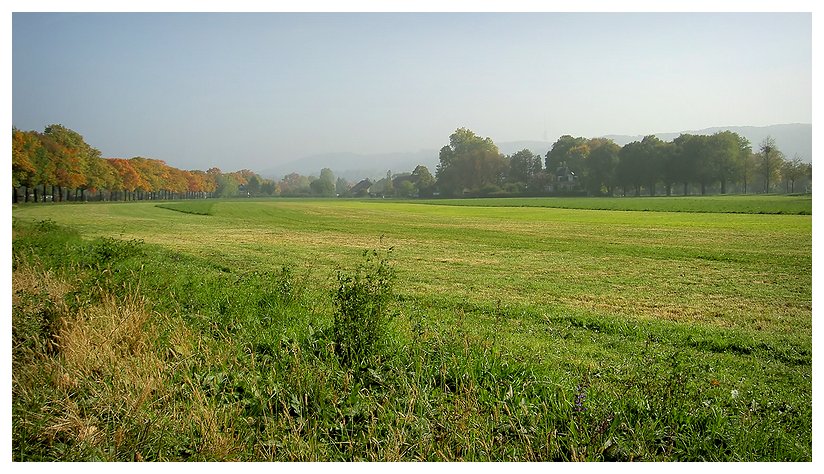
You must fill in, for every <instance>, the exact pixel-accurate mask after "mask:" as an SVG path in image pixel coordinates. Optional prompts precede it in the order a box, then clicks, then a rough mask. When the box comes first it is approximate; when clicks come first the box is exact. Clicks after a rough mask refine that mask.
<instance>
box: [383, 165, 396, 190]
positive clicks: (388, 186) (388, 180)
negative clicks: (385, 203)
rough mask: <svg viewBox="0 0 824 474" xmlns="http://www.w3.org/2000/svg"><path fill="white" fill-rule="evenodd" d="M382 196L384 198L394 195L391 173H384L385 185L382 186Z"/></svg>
mask: <svg viewBox="0 0 824 474" xmlns="http://www.w3.org/2000/svg"><path fill="white" fill-rule="evenodd" d="M383 195H384V196H394V195H395V185H394V184H392V171H391V170H390V171H387V172H386V184H384V186H383Z"/></svg>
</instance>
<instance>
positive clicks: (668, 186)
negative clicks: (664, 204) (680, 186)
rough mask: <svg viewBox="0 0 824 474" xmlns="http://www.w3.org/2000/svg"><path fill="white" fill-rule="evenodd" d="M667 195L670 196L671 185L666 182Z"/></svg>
mask: <svg viewBox="0 0 824 474" xmlns="http://www.w3.org/2000/svg"><path fill="white" fill-rule="evenodd" d="M667 196H672V185H671V184H669V183H667Z"/></svg>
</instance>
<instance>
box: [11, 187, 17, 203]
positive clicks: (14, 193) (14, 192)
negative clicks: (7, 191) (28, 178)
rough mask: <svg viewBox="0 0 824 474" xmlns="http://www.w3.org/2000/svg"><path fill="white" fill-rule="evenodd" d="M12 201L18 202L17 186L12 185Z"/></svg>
mask: <svg viewBox="0 0 824 474" xmlns="http://www.w3.org/2000/svg"><path fill="white" fill-rule="evenodd" d="M11 202H13V203H15V204H17V188H15V187H14V186H12V187H11Z"/></svg>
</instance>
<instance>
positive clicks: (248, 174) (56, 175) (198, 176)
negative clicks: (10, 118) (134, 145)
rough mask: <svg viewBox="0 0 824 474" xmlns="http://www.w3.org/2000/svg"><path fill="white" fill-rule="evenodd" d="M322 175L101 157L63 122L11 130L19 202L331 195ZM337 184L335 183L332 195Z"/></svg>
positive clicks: (14, 192) (15, 199) (14, 193)
mask: <svg viewBox="0 0 824 474" xmlns="http://www.w3.org/2000/svg"><path fill="white" fill-rule="evenodd" d="M326 171H328V170H326ZM328 173H331V171H328ZM322 175H323V176H322V178H323V180H321V181H319V182H317V183H315V182H314V181H318V180H317V179H315V178H312V180H310V178H307V177H302V176H300V175H297V174H296V173H293V174H291V175H288V176H286V177H284V179H283V180H280V181H274V180H270V179H264V178H262V177H261V176H260V175H259V174H257V173H255V172H253V171H250V170H247V169H243V170H239V171H233V172H223V171H221V170H220V169H219V168H209V169H208V170H206V171H202V170H181V169H178V168H175V167H173V166H169V165H167V164H166V163H165V162H164V161H162V160H156V159H151V158H144V157H139V156H138V157H134V158H129V159H124V158H102V157H101V153H100V151H99V150H97V149H96V148H94V147H92V146H91V145H89V144H88V143H86V141H85V140H84V139H83V137H82V136H81V135H80V134H79V133H77V132H75V131H73V130H71V129H69V128H66V127H64V126H63V125H49V126H47V127H46V128H45V130H44V131H43V132H42V133H41V132H36V131H21V130H18V129H16V128H13V129H12V199H13V202H15V203H16V202H21V201H23V202H29V201H34V202H45V201H58V202H59V201H97V200H100V201H103V200H105V201H118V200H119V201H134V200H157V199H192V198H207V197H238V196H274V195H281V194H283V195H302V194H310V193H316V194H320V195H329V194H330V191H329V189H328V186H327V185H326V182H327V180H328V179H329V176H328V174H324V173H322ZM304 181H305V186H304ZM334 186H335V184H334V182H333V183H332V190H331V191H332V192H331V194H332V195H334V190H335V189H334ZM304 188H305V189H304Z"/></svg>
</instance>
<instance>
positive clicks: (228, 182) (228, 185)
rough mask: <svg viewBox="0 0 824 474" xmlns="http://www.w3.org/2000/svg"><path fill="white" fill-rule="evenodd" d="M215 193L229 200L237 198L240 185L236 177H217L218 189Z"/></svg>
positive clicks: (225, 175) (227, 175) (223, 175)
mask: <svg viewBox="0 0 824 474" xmlns="http://www.w3.org/2000/svg"><path fill="white" fill-rule="evenodd" d="M215 193H216V194H217V196H218V197H222V198H227V197H232V196H237V193H238V183H237V180H236V179H235V177H234V176H232V175H229V174H221V175H219V176H218V177H217V189H216V190H215Z"/></svg>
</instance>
